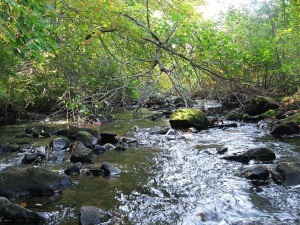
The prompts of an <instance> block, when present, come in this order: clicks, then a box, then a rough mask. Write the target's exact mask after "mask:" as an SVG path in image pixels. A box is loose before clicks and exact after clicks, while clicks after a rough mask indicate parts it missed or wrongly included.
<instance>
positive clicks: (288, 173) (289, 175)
mask: <svg viewBox="0 0 300 225" xmlns="http://www.w3.org/2000/svg"><path fill="white" fill-rule="evenodd" d="M276 171H277V172H278V173H279V174H280V176H281V178H282V181H283V184H284V185H286V186H293V185H299V184H300V163H299V162H281V163H279V164H278V165H277V166H276Z"/></svg>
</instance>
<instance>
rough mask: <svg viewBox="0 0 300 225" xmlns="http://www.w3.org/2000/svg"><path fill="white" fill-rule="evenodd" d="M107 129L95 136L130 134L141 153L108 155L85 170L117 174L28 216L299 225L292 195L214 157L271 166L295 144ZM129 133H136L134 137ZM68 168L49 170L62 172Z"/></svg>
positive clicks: (226, 133) (235, 131) (232, 133)
mask: <svg viewBox="0 0 300 225" xmlns="http://www.w3.org/2000/svg"><path fill="white" fill-rule="evenodd" d="M110 125H112V127H109V126H103V127H101V129H103V130H105V131H109V130H110V131H112V130H113V131H114V132H116V133H121V134H125V133H126V131H128V130H130V131H131V132H130V135H133V136H135V137H136V138H137V139H139V140H140V141H141V142H142V143H143V144H144V145H145V146H147V147H146V148H129V149H128V150H126V151H123V152H119V151H108V152H106V153H105V154H103V155H101V156H97V157H96V158H95V161H94V163H93V164H90V165H85V167H87V168H99V167H100V166H101V164H102V162H103V161H105V162H108V163H110V164H112V165H114V166H116V167H118V168H120V169H121V170H122V173H121V174H119V175H118V176H116V177H113V178H105V177H93V176H72V180H74V181H76V182H78V185H76V186H74V187H71V188H69V189H66V190H63V192H62V194H60V195H59V196H60V197H59V198H57V199H44V201H45V202H46V203H47V204H46V203H44V202H42V203H43V204H42V205H43V206H42V207H40V208H39V207H37V204H36V203H41V199H31V200H28V207H29V208H31V209H32V210H34V211H40V212H44V213H45V212H47V213H45V215H47V216H48V218H49V224H61V225H70V224H77V223H78V216H79V215H78V212H79V208H80V207H81V206H83V205H93V206H96V207H100V208H102V209H104V210H108V211H110V212H111V213H112V214H113V215H114V216H115V218H116V219H115V220H114V224H129V225H130V224H134V225H144V224H158V225H159V224H178V225H179V224H180V225H181V224H184V225H195V224H209V225H211V224H219V225H224V224H263V225H265V224H270V225H271V224H300V221H299V218H300V214H299V207H300V189H299V187H293V188H291V187H283V186H278V185H275V184H271V185H269V186H266V187H261V188H257V187H254V186H253V185H251V184H250V183H249V182H248V181H247V180H245V179H243V178H239V177H237V176H236V175H235V174H236V172H237V171H238V170H239V169H240V168H241V167H242V166H244V167H246V166H247V165H242V164H240V163H235V162H230V161H226V160H223V159H221V156H220V155H218V154H216V152H217V150H220V149H222V148H225V147H226V148H228V153H229V154H232V153H235V152H241V151H245V150H248V149H251V148H254V147H270V148H272V149H273V150H274V151H275V152H276V155H277V159H276V160H275V163H276V162H279V161H286V160H297V159H298V158H299V153H298V150H297V149H299V141H298V140H299V137H295V139H288V140H286V139H275V138H273V137H272V136H270V135H269V134H268V132H266V131H264V130H261V129H260V128H258V127H256V126H255V125H251V124H246V125H242V124H239V126H238V127H237V128H228V129H225V130H222V129H210V130H207V131H203V132H201V133H199V134H190V133H181V132H177V133H176V135H153V134H150V131H151V129H148V128H146V127H153V126H155V125H164V126H165V125H166V122H165V121H164V122H161V121H156V122H155V123H154V122H150V121H147V122H146V123H145V121H142V120H125V119H124V120H122V119H121V120H118V121H113V122H112V123H111V124H110ZM134 125H138V126H139V127H141V128H135V131H133V127H134ZM143 127H144V128H143ZM118 129H122V130H120V131H119V132H118ZM0 139H1V138H0ZM251 163H252V164H253V162H251ZM251 163H250V164H251ZM67 164H68V162H65V164H61V165H56V166H54V167H55V169H60V170H62V169H63V168H64V167H65V166H66V165H67ZM269 166H270V167H271V168H272V167H274V166H275V164H274V165H269ZM30 201H32V204H30Z"/></svg>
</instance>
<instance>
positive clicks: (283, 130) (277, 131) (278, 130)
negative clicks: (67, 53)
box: [270, 124, 298, 136]
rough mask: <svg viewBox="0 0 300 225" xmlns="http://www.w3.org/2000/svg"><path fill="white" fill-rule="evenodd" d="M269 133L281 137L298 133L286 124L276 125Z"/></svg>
mask: <svg viewBox="0 0 300 225" xmlns="http://www.w3.org/2000/svg"><path fill="white" fill-rule="evenodd" d="M270 133H271V134H272V135H276V136H281V135H291V134H297V133H298V132H297V131H296V130H295V129H294V128H293V127H292V126H290V125H288V124H278V125H275V126H274V127H273V128H272V130H271V131H270Z"/></svg>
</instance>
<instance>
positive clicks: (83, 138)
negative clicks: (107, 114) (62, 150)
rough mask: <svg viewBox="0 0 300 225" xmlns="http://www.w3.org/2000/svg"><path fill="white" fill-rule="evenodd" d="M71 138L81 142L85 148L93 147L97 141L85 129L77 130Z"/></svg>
mask: <svg viewBox="0 0 300 225" xmlns="http://www.w3.org/2000/svg"><path fill="white" fill-rule="evenodd" d="M72 139H74V140H76V141H80V142H82V144H83V145H84V146H85V147H87V148H93V147H94V146H95V145H96V144H97V143H98V139H97V138H96V137H94V136H93V135H92V134H91V133H89V132H87V131H78V132H77V133H76V134H75V135H74V136H73V137H72Z"/></svg>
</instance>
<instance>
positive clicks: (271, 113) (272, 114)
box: [260, 109, 280, 118]
mask: <svg viewBox="0 0 300 225" xmlns="http://www.w3.org/2000/svg"><path fill="white" fill-rule="evenodd" d="M279 114H280V113H279V112H277V111H276V110H274V109H269V110H268V111H266V112H264V113H262V114H260V117H261V118H275V117H277V116H278V115H279Z"/></svg>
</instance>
